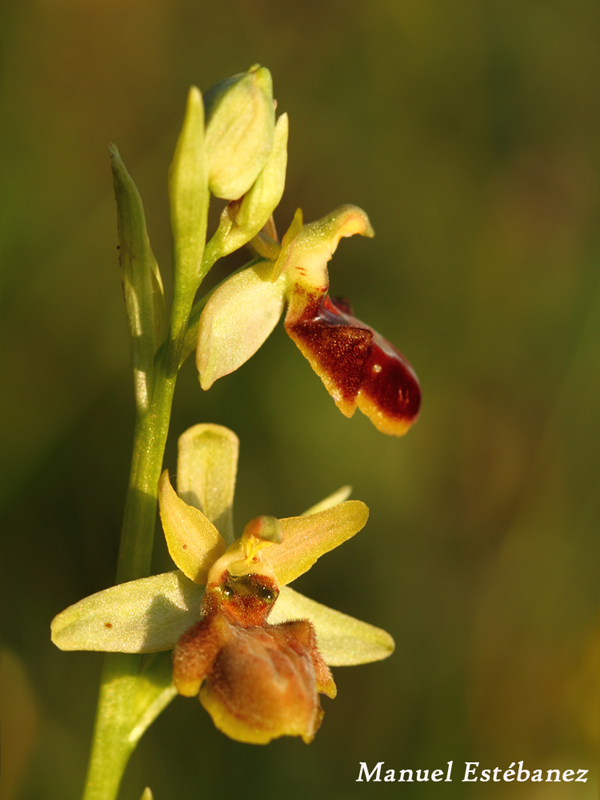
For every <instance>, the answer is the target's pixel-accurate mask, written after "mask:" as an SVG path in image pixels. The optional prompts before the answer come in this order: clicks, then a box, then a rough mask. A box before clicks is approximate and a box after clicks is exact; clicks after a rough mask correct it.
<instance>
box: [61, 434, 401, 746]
mask: <svg viewBox="0 0 600 800" xmlns="http://www.w3.org/2000/svg"><path fill="white" fill-rule="evenodd" d="M237 455H238V440H237V437H236V436H235V434H233V433H232V432H231V431H229V430H227V429H226V428H222V427H221V426H218V425H196V426H194V427H193V428H191V429H190V430H188V431H187V432H186V433H185V434H183V436H182V437H181V438H180V440H179V456H178V462H177V477H178V489H179V492H180V495H178V494H177V493H176V492H175V491H174V489H173V488H172V486H171V483H170V481H169V476H168V473H167V472H166V471H165V473H164V474H163V476H162V478H161V480H160V483H159V489H158V491H159V504H160V514H161V519H162V523H163V529H164V532H165V537H166V541H167V547H168V549H169V553H170V554H171V556H172V558H173V560H174V561H175V563H176V565H177V567H178V568H179V570H176V571H174V572H169V573H165V574H163V575H153V576H151V577H148V578H141V579H139V580H136V581H131V582H129V583H124V584H119V585H117V586H113V587H111V588H110V589H105V590H104V591H102V592H98V593H97V594H95V595H92V596H91V597H87V598H84V599H83V600H81V601H79V603H76V604H75V605H73V606H70V607H69V608H67V609H65V611H63V612H62V613H61V614H59V615H58V616H56V617H55V618H54V620H53V621H52V640H53V642H54V643H55V644H56V645H57V646H58V647H60V648H61V649H62V650H104V651H109V652H122V653H155V652H158V651H161V650H170V649H173V648H174V651H173V684H174V686H175V689H176V690H177V691H178V692H179V693H180V694H182V695H185V696H188V697H196V696H199V698H200V702H201V703H202V705H203V706H204V708H205V709H206V710H207V711H208V712H209V714H210V715H211V717H212V719H213V722H214V724H215V725H216V727H217V728H219V730H221V731H222V732H223V733H225V734H226V735H227V736H229V737H231V738H232V739H235V740H237V741H241V742H248V743H252V744H266V743H267V742H270V741H271V740H272V739H276V738H278V737H280V736H300V737H301V738H302V739H303V740H304V741H305V742H310V741H311V740H312V739H313V737H314V735H315V733H316V731H317V730H318V728H319V725H320V722H321V718H322V716H323V711H322V709H321V705H320V702H319V695H320V694H326V695H328V696H329V697H332V698H333V697H335V695H336V687H335V683H334V681H333V678H332V675H331V672H330V670H329V667H330V666H350V665H353V664H365V663H368V662H370V661H378V660H380V659H382V658H386V657H387V656H389V655H390V654H391V652H392V651H393V649H394V642H393V640H392V638H391V636H390V635H389V634H387V633H386V632H385V631H383V630H381V629H379V628H375V627H374V626H372V625H368V624H367V623H365V622H361V621H360V620H357V619H354V618H352V617H348V616H346V615H345V614H341V613H340V612H339V611H334V610H333V609H330V608H327V607H325V606H323V605H321V604H319V603H316V602H315V601H314V600H310V599H309V598H307V597H304V596H303V595H301V594H299V593H298V592H295V591H294V590H293V589H291V588H290V587H289V586H288V585H287V584H289V583H291V582H292V581H294V580H295V579H296V578H298V577H299V576H300V575H302V574H303V573H304V572H306V571H307V570H308V569H310V568H311V567H312V566H313V564H314V563H315V562H316V561H317V559H318V558H320V557H321V556H322V555H324V554H325V553H327V552H329V551H330V550H333V549H334V548H335V547H337V546H338V545H340V544H342V542H344V541H347V540H348V539H350V538H351V537H352V536H354V534H355V533H357V532H358V531H359V530H361V529H362V527H363V526H364V525H365V523H366V521H367V517H368V509H367V508H366V506H365V505H364V503H361V502H359V501H357V500H346V498H347V497H348V494H349V489H348V487H345V488H344V489H342V490H340V491H339V492H336V493H335V494H334V495H332V496H331V497H329V498H327V499H326V500H324V501H322V502H321V503H319V504H317V505H316V506H313V508H311V509H310V510H309V511H307V512H306V514H303V515H301V516H298V517H287V518H284V519H281V520H278V519H276V518H274V517H257V518H256V519H254V520H252V521H251V522H249V523H248V524H247V525H246V527H245V528H244V531H243V533H242V536H241V537H240V538H239V539H235V540H233V530H232V520H231V505H232V500H233V490H234V485H235V472H236V465H237ZM229 542H231V544H230V545H229V547H227V544H228V543H229ZM167 694H168V692H167Z"/></svg>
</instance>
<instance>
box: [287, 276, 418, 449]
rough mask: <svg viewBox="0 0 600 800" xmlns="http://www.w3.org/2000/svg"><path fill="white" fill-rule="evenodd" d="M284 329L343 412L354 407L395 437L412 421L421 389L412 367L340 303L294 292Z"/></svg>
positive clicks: (348, 411)
mask: <svg viewBox="0 0 600 800" xmlns="http://www.w3.org/2000/svg"><path fill="white" fill-rule="evenodd" d="M286 330H287V332H288V334H289V335H290V337H291V338H292V339H293V340H294V342H295V343H296V344H297V345H298V347H299V348H300V350H301V351H302V353H303V355H304V356H305V357H306V358H307V359H308V360H309V362H310V364H311V366H312V368H313V369H314V370H315V372H316V373H317V374H318V375H319V376H320V378H321V379H322V381H323V383H324V384H325V386H326V388H327V390H328V391H329V393H330V394H331V395H332V397H333V398H334V400H335V402H336V404H337V406H338V407H339V408H340V410H341V411H342V413H344V414H345V415H346V416H348V417H350V416H352V414H353V413H354V411H355V409H356V406H357V405H358V407H359V408H360V410H361V411H362V412H363V413H364V414H366V415H367V416H368V417H369V418H370V419H371V420H372V422H373V423H374V425H375V426H376V427H377V428H378V429H379V430H381V431H383V432H384V433H389V434H393V435H396V436H400V435H402V434H403V433H405V432H406V431H407V430H408V428H409V427H410V426H411V425H412V424H413V422H415V421H416V419H417V416H418V414H419V407H420V405H421V390H420V387H419V381H418V379H417V376H416V375H415V373H414V371H413V369H412V367H411V366H410V364H409V363H408V361H407V360H406V359H405V358H404V356H403V355H402V354H401V353H400V352H398V350H396V348H395V347H393V346H392V345H391V344H390V343H389V342H388V341H387V340H386V339H384V338H383V336H380V335H379V334H378V333H376V332H375V331H374V330H373V329H372V328H370V327H369V326H368V325H365V324H364V322H361V321H360V320H359V319H356V317H354V316H352V314H351V313H349V305H348V304H347V303H346V302H345V301H343V302H339V303H336V301H334V300H332V299H331V298H330V297H329V296H328V295H323V296H319V295H309V294H307V293H306V292H304V291H302V290H299V291H298V290H297V291H296V293H295V294H294V296H293V297H292V299H291V301H290V308H289V311H288V315H287V318H286Z"/></svg>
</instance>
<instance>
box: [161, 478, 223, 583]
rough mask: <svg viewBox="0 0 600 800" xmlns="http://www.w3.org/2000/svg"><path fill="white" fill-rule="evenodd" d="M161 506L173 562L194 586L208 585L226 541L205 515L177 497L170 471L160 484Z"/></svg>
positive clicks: (163, 523) (162, 519)
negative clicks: (214, 564) (211, 568)
mask: <svg viewBox="0 0 600 800" xmlns="http://www.w3.org/2000/svg"><path fill="white" fill-rule="evenodd" d="M158 505H159V509H160V518H161V521H162V525H163V530H164V532H165V539H166V540H167V547H168V548H169V554H170V556H171V558H172V559H173V561H174V562H175V564H176V565H177V566H178V567H179V569H180V570H181V571H182V572H183V574H184V575H186V576H187V577H188V578H189V579H190V580H192V581H194V583H206V578H207V575H208V571H209V569H210V567H211V565H212V564H213V563H214V562H215V561H216V560H217V558H219V556H222V555H223V553H224V552H225V549H226V545H225V541H224V540H223V537H222V536H221V534H220V533H219V531H218V530H217V529H216V528H215V526H214V525H213V524H212V522H211V521H210V520H209V519H207V518H206V517H205V516H204V514H203V513H202V512H201V511H199V510H198V509H197V508H194V506H189V505H188V504H187V503H184V501H183V500H182V499H181V498H180V497H178V496H177V494H176V492H175V490H174V489H173V487H172V486H171V482H170V480H169V473H168V471H167V470H165V471H164V472H163V474H162V475H161V476H160V480H159V482H158Z"/></svg>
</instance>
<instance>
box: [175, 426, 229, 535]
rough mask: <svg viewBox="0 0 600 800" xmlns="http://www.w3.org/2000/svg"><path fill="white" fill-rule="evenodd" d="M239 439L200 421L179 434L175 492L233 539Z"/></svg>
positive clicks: (222, 532)
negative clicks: (199, 423)
mask: <svg viewBox="0 0 600 800" xmlns="http://www.w3.org/2000/svg"><path fill="white" fill-rule="evenodd" d="M239 448H240V440H239V439H238V437H237V436H236V435H235V433H234V432H233V431H230V430H229V428H225V427H223V425H210V424H201V425H194V426H193V427H192V428H188V430H187V431H185V433H183V434H182V435H181V436H180V437H179V443H178V455H177V493H178V494H179V496H180V497H181V499H182V500H183V501H184V502H185V503H187V504H188V505H191V506H194V507H195V508H198V509H200V511H202V513H203V514H204V515H205V516H206V517H207V518H208V519H209V520H210V521H211V522H212V523H213V525H214V526H215V528H216V529H217V530H218V531H219V533H220V534H221V536H222V537H223V539H224V540H225V542H226V544H231V543H232V542H233V539H234V536H233V495H234V492H235V478H236V474H237V463H238V453H239Z"/></svg>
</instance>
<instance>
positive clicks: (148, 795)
mask: <svg viewBox="0 0 600 800" xmlns="http://www.w3.org/2000/svg"><path fill="white" fill-rule="evenodd" d="M140 800H154V795H153V794H152V789H151V788H150V787H149V786H146V788H145V789H144V791H143V792H142V796H141V797H140Z"/></svg>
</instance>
